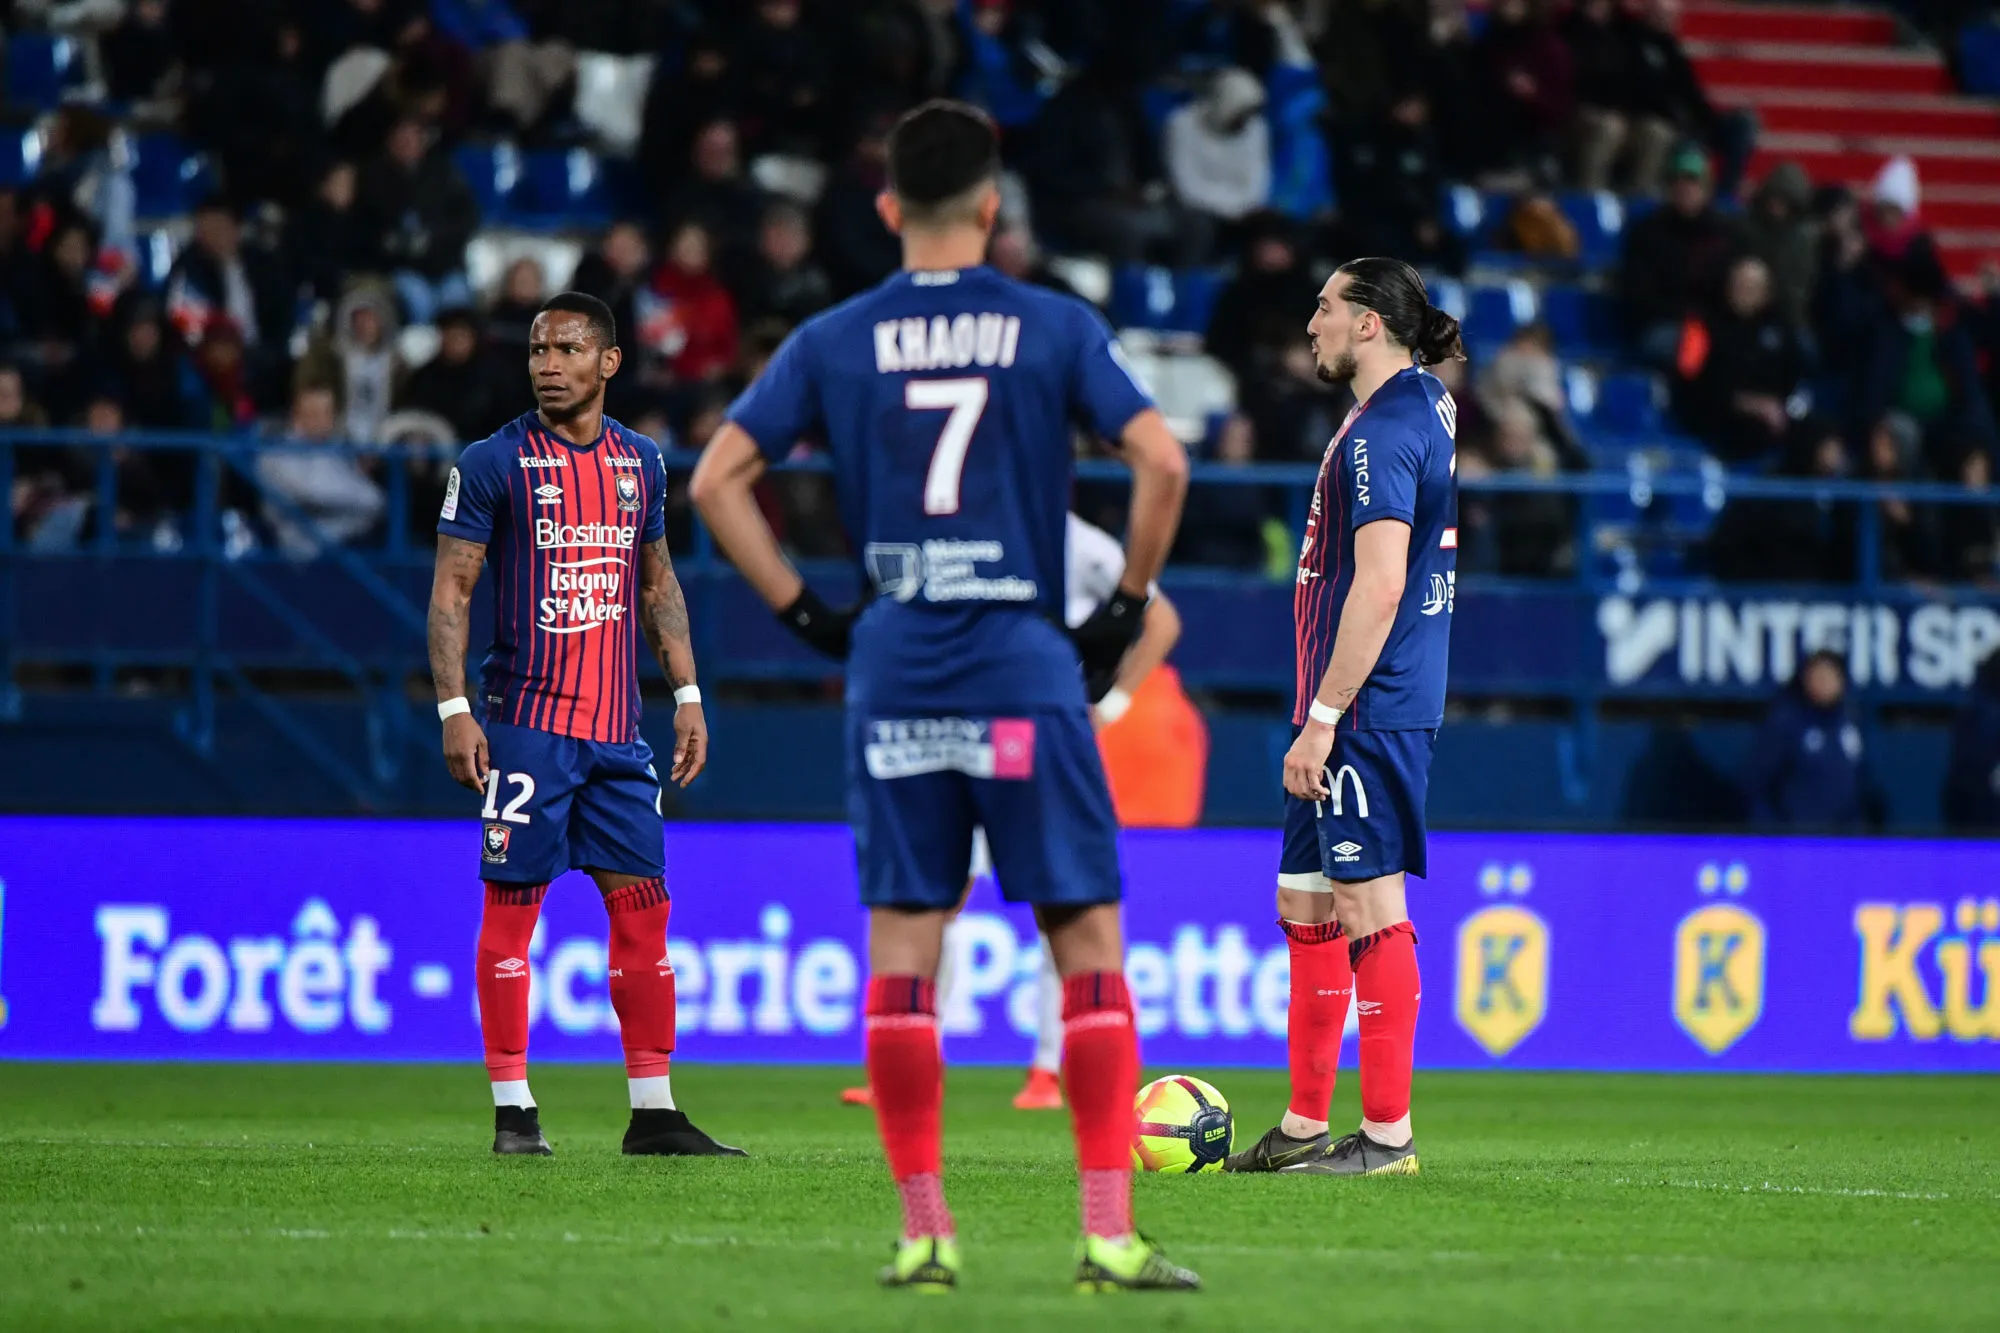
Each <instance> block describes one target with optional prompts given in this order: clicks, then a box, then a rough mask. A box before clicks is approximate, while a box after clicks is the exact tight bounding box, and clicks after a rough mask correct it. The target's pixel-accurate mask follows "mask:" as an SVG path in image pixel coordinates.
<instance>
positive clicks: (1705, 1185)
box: [1611, 1176, 2000, 1202]
mask: <svg viewBox="0 0 2000 1333" xmlns="http://www.w3.org/2000/svg"><path fill="white" fill-rule="evenodd" d="M1611 1183H1612V1184H1614V1185H1633V1186H1637V1187H1638V1188H1640V1189H1670V1190H1703V1191H1706V1192H1711V1193H1715V1194H1810V1195H1817V1196H1820V1197H1823V1198H1830V1199H1916V1200H1922V1201H1927V1202H1935V1201H1939V1200H1945V1199H1950V1198H1951V1197H1952V1196H1951V1195H1949V1194H1942V1193H1932V1192H1929V1191H1925V1190H1875V1189H1838V1188H1829V1187H1824V1186H1817V1185H1778V1184H1773V1183H1772V1182H1771V1181H1768V1180H1763V1181H1759V1182H1757V1183H1756V1184H1754V1185H1736V1184H1729V1183H1726V1182H1722V1181H1710V1180H1632V1179H1629V1178H1627V1177H1624V1176H1621V1177H1619V1178H1618V1179H1616V1180H1614V1181H1612V1182H1611ZM1958 1197H1959V1198H1961V1199H1963V1198H1964V1197H1965V1196H1964V1195H1960V1196H1958ZM1989 1197H1992V1198H1996V1199H2000V1194H1996V1195H1992V1196H1989Z"/></svg>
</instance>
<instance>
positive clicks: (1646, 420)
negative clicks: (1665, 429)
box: [1591, 371, 1662, 435]
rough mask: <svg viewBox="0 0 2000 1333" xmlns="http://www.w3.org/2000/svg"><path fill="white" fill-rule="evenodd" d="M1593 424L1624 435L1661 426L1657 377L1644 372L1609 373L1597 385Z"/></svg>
mask: <svg viewBox="0 0 2000 1333" xmlns="http://www.w3.org/2000/svg"><path fill="white" fill-rule="evenodd" d="M1591 422H1592V424H1594V425H1596V426H1598V427H1600V428H1602V429H1604V430H1609V431H1617V432H1619V433H1621V434H1631V435H1643V434H1648V433H1652V432H1656V431H1658V430H1659V429H1660V427H1661V424H1662V422H1661V417H1660V405H1659V402H1658V400H1657V398H1656V397H1655V390H1654V381H1653V377H1652V376H1651V375H1650V374H1648V373H1646V372H1643V371H1624V372H1621V373H1618V374H1614V375H1606V376H1605V377H1604V379H1603V380H1602V381H1600V382H1599V384H1598V386H1597V410H1596V411H1595V412H1593V413H1592V414H1591Z"/></svg>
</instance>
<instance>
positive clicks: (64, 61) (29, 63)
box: [7, 32, 84, 111]
mask: <svg viewBox="0 0 2000 1333" xmlns="http://www.w3.org/2000/svg"><path fill="white" fill-rule="evenodd" d="M83 76H84V63H83V48H82V47H80V46H78V45H77V44H76V43H75V42H74V41H72V40H71V39H69V38H68V37H57V36H55V35H54V34H51V33H46V32H17V33H14V34H12V35H11V36H9V37H8V38H7V100H8V101H9V102H12V103H13V104H15V105H16V106H27V107H33V108H35V109H37V110H40V111H48V110H52V109H54V108H55V107H57V106H60V105H61V104H62V99H63V90H64V89H66V88H68V87H70V86H72V85H73V84H75V83H77V82H78V81H79V80H81V79H82V78H83Z"/></svg>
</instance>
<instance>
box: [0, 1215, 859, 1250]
mask: <svg viewBox="0 0 2000 1333" xmlns="http://www.w3.org/2000/svg"><path fill="white" fill-rule="evenodd" d="M10 1230H12V1231H14V1232H15V1233H17V1234H22V1235H35V1236H107V1237H115V1236H151V1237H165V1238H172V1239H187V1240H193V1239H201V1240H215V1239H228V1240H258V1239H265V1240H308V1241H319V1240H343V1241H383V1240H388V1241H399V1242H401V1241H500V1242H502V1243H507V1242H514V1241H530V1242H544V1241H547V1240H548V1239H549V1237H548V1236H547V1235H546V1234H543V1233H535V1232H517V1231H457V1230H431V1229H422V1228H419V1229H411V1228H406V1227H397V1228H392V1229H390V1230H388V1231H327V1230H324V1229H322V1228H319V1227H181V1226H166V1227H162V1226H132V1227H112V1226H104V1225H102V1224H101V1223H95V1222H80V1223H75V1224H71V1223H68V1222H16V1223H14V1224H13V1225H12V1227H11V1228H10ZM560 1239H561V1240H562V1241H563V1242H564V1243H566V1244H570V1245H604V1246H614V1245H704V1246H716V1247H724V1246H743V1247H745V1248H778V1247H783V1248H785V1249H792V1250H797V1249H807V1250H861V1249H866V1248H869V1247H868V1246H865V1245H863V1244H862V1243H861V1242H860V1241H838V1240H831V1239H828V1238H826V1237H823V1236H822V1237H808V1238H804V1239H800V1238H795V1237H791V1236H769V1237H748V1236H732V1235H720V1234H714V1233H689V1232H674V1231H669V1232H661V1233H657V1234H653V1235H645V1236H628V1235H608V1236H606V1235H583V1234H579V1233H577V1232H574V1231H565V1232H563V1233H562V1235H561V1237H560Z"/></svg>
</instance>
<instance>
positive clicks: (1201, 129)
mask: <svg viewBox="0 0 2000 1333" xmlns="http://www.w3.org/2000/svg"><path fill="white" fill-rule="evenodd" d="M1163 146H1164V150H1165V157H1166V166H1167V179H1168V180H1169V181H1170V182H1171V183H1172V185H1173V189H1174V194H1175V195H1176V196H1177V197H1178V198H1179V199H1180V201H1181V203H1182V204H1183V205H1184V206H1185V207H1186V208H1187V209H1188V211H1189V212H1191V213H1193V214H1195V215H1197V216H1198V217H1200V218H1202V219H1203V220H1204V221H1205V222H1206V223H1207V224H1208V225H1209V226H1210V227H1211V228H1227V227H1229V226H1230V225H1231V224H1234V223H1237V222H1240V221H1242V220H1243V219H1244V218H1245V217H1247V216H1249V215H1250V214H1251V213H1254V212H1256V211H1257V210H1258V209H1260V208H1263V207H1264V206H1265V205H1266V204H1267V203H1268V202H1269V201H1270V198H1271V127H1270V124H1269V123H1268V122H1267V121H1266V120H1265V118H1264V85H1263V84H1262V83H1260V82H1258V80H1257V76H1256V75H1254V74H1252V73H1251V72H1250V71H1249V70H1247V69H1225V70H1223V71H1222V72H1221V73H1219V74H1217V75H1216V76H1215V77H1214V78H1213V79H1211V80H1210V81H1209V85H1208V88H1207V89H1206V90H1205V91H1204V92H1203V93H1202V95H1201V96H1200V97H1198V98H1196V99H1195V100H1194V101H1192V102H1189V103H1187V104H1186V105H1185V106H1182V107H1180V108H1178V109H1177V110H1175V111H1174V113H1173V114H1172V115H1170V116H1168V117H1167V124H1166V130H1165V132H1164V135H1163Z"/></svg>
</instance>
